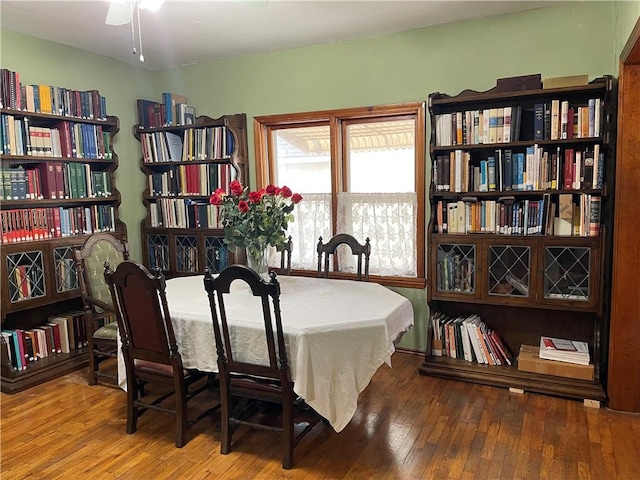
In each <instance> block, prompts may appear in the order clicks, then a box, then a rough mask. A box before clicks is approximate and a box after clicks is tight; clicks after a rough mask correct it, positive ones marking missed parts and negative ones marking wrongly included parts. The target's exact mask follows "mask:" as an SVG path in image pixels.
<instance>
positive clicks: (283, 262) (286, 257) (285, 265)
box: [280, 235, 293, 275]
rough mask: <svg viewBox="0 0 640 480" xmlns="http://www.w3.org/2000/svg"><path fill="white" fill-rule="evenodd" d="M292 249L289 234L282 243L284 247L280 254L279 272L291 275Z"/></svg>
mask: <svg viewBox="0 0 640 480" xmlns="http://www.w3.org/2000/svg"><path fill="white" fill-rule="evenodd" d="M292 250H293V240H292V239H291V235H289V238H288V239H287V242H286V243H285V244H284V249H283V250H282V252H281V254H280V273H286V274H287V275H291V251H292Z"/></svg>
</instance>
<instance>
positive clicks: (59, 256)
mask: <svg viewBox="0 0 640 480" xmlns="http://www.w3.org/2000/svg"><path fill="white" fill-rule="evenodd" d="M73 248H74V247H73V246H72V245H69V246H65V247H57V248H54V249H53V262H54V265H55V271H56V291H57V292H58V293H62V292H68V291H70V290H76V289H77V288H78V273H77V272H76V264H75V261H74V259H73Z"/></svg>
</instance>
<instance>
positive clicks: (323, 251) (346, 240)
mask: <svg viewBox="0 0 640 480" xmlns="http://www.w3.org/2000/svg"><path fill="white" fill-rule="evenodd" d="M343 244H346V245H348V246H349V247H350V248H351V253H352V254H353V255H355V256H357V257H358V267H357V270H356V273H357V275H358V280H362V263H363V262H362V257H364V279H365V280H366V281H369V257H370V255H371V243H370V240H369V237H367V239H366V240H365V243H364V245H362V244H361V243H360V242H358V240H356V238H355V237H354V236H353V235H350V234H348V233H339V234H337V235H335V236H334V237H333V238H332V239H331V240H329V241H328V242H327V243H322V237H320V238H319V239H318V248H317V251H318V276H319V277H321V276H322V274H323V272H324V277H325V278H329V257H330V256H332V255H335V253H336V250H337V248H338V246H339V245H343ZM323 256H324V261H323ZM334 262H335V258H334ZM323 267H324V268H323Z"/></svg>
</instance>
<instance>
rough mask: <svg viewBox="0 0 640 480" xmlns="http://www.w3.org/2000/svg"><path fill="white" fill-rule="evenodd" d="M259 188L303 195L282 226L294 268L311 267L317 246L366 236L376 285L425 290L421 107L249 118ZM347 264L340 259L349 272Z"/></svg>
mask: <svg viewBox="0 0 640 480" xmlns="http://www.w3.org/2000/svg"><path fill="white" fill-rule="evenodd" d="M254 134H255V142H256V176H257V181H258V188H262V187H264V186H266V185H267V184H269V183H273V184H276V185H288V186H289V187H291V188H292V189H293V190H294V191H296V192H300V193H301V194H302V195H303V197H304V200H303V201H302V202H301V203H300V204H298V206H297V207H296V211H295V212H294V213H295V222H294V223H292V224H290V226H289V232H288V233H289V234H290V235H291V236H292V237H293V245H294V250H293V254H292V256H291V263H292V267H293V268H294V269H295V270H298V271H305V270H307V271H313V272H315V271H316V269H317V262H318V259H317V254H316V245H317V243H318V238H319V237H320V236H321V237H322V238H323V240H324V241H327V240H328V239H329V238H331V237H332V236H333V235H335V234H337V233H343V232H344V233H351V234H352V235H354V236H355V237H356V238H358V239H359V240H360V241H361V242H364V240H365V238H367V237H369V238H370V239H371V245H372V248H371V250H372V253H371V264H370V272H371V275H372V277H378V279H379V281H380V282H381V283H384V284H387V285H396V286H415V287H424V250H425V245H424V225H425V214H424V212H425V199H424V196H425V195H424V193H425V192H424V164H425V163H424V162H425V111H424V104H423V103H407V104H400V105H388V106H376V107H363V108H353V109H343V110H330V111H321V112H307V113H299V114H286V115H273V116H264V117H256V118H255V119H254ZM350 260H351V257H350V256H349V255H345V256H344V257H343V256H340V255H339V257H338V267H339V270H340V271H341V272H343V273H344V274H345V275H347V276H348V275H349V273H350V271H351V268H352V265H351V264H350Z"/></svg>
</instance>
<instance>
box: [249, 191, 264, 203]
mask: <svg viewBox="0 0 640 480" xmlns="http://www.w3.org/2000/svg"><path fill="white" fill-rule="evenodd" d="M260 198H262V196H261V195H260V192H250V193H249V202H251V203H258V202H259V201H260Z"/></svg>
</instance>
